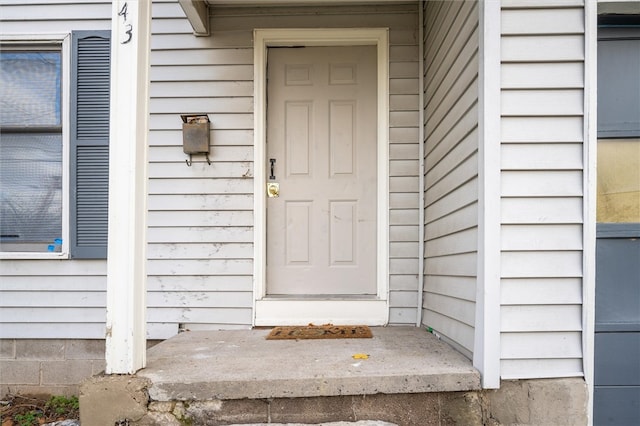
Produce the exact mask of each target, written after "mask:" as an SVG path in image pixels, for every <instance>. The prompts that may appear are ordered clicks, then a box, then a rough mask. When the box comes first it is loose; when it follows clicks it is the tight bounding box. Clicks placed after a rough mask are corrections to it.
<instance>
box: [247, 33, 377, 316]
mask: <svg viewBox="0 0 640 426" xmlns="http://www.w3.org/2000/svg"><path fill="white" fill-rule="evenodd" d="M388 40H389V39H388V29H386V28H366V29H365V28H363V29H360V28H343V29H335V28H331V29H324V28H323V29H317V28H316V29H311V28H309V29H260V30H255V32H254V43H255V46H254V71H255V74H254V82H255V88H256V90H255V120H256V121H255V145H254V155H255V157H254V158H255V165H254V168H255V179H254V189H255V194H254V197H255V199H254V202H255V204H254V206H255V209H254V215H255V216H254V225H255V226H254V234H255V241H254V244H255V247H254V253H255V258H254V291H255V305H254V308H255V309H254V324H255V325H258V326H273V325H286V324H307V323H310V322H313V323H316V324H323V323H333V324H368V325H385V324H386V323H387V321H388V317H389V305H388V303H389V301H388V286H389V274H388V272H389V258H388V249H389V234H388V232H389V230H388V223H389V216H388V214H389V204H388V203H389V199H388V196H389V195H388V190H389V182H388V170H389V169H388V161H389V152H388V131H389V130H388V105H389V104H388V100H389V86H388V83H389V79H388V70H389V50H388V49H389V47H388V46H389V45H388ZM292 46H295V47H292ZM270 160H271V161H270ZM272 165H273V167H272ZM272 176H273V177H272ZM275 183H277V184H279V196H278V197H268V190H267V185H268V184H275Z"/></svg>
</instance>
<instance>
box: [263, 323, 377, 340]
mask: <svg viewBox="0 0 640 426" xmlns="http://www.w3.org/2000/svg"><path fill="white" fill-rule="evenodd" d="M371 337H373V334H371V329H370V328H369V327H367V326H366V325H332V324H327V325H313V324H309V325H303V326H289V327H275V328H274V329H273V330H271V333H269V335H268V336H267V339H268V340H285V339H368V338H371Z"/></svg>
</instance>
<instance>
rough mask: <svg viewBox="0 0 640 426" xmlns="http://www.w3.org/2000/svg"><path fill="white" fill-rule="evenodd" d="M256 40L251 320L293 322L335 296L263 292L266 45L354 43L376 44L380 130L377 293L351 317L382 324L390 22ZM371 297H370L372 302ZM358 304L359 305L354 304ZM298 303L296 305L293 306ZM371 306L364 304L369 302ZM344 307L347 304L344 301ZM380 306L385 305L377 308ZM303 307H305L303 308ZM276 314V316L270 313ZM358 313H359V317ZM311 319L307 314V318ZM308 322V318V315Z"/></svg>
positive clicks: (272, 32) (260, 35) (265, 34)
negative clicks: (271, 295)
mask: <svg viewBox="0 0 640 426" xmlns="http://www.w3.org/2000/svg"><path fill="white" fill-rule="evenodd" d="M253 36H254V37H253V40H254V45H253V47H254V55H253V59H254V74H253V75H254V145H253V154H254V157H253V158H254V163H253V165H254V174H253V182H254V194H253V195H254V203H253V207H254V211H253V216H254V219H253V225H254V228H253V229H254V238H253V240H254V263H253V294H254V297H253V299H254V305H253V325H254V326H260V325H277V324H275V322H278V323H281V324H292V323H295V322H298V321H305V319H304V318H296V317H295V315H297V313H299V312H313V311H316V312H322V309H323V306H324V307H326V308H327V309H330V306H331V304H333V303H335V301H331V300H329V301H321V300H320V301H309V300H300V301H295V300H288V301H286V306H288V308H286V309H283V301H282V300H270V299H267V298H266V297H265V296H266V258H267V256H266V253H267V235H266V229H267V215H266V189H265V183H266V165H265V161H266V157H265V156H266V137H267V133H266V125H267V99H266V98H267V96H266V90H267V82H266V69H267V48H268V47H270V46H355V45H374V46H376V47H377V79H378V85H377V90H378V100H377V102H378V108H377V120H378V126H377V127H378V132H377V139H378V140H377V173H378V177H377V180H378V182H377V184H378V188H377V189H378V195H377V219H378V224H377V226H378V231H377V238H376V242H377V261H376V277H377V294H376V297H377V298H376V300H375V301H371V300H365V301H350V306H349V308H348V309H353V312H354V314H355V313H356V312H361V314H357V315H355V316H351V321H350V322H361V323H370V324H372V325H385V324H387V323H388V321H389V143H388V141H389V29H388V28H302V29H300V28H285V29H255V30H254V32H253ZM372 302H374V303H372ZM351 304H353V305H351ZM358 304H362V308H363V309H358V308H357V306H356V305H358ZM297 305H299V306H297ZM374 305H375V309H367V306H370V307H373V306H374ZM344 308H346V306H345V307H344ZM381 308H383V309H381ZM305 309H307V311H305ZM274 315H275V317H274ZM360 316H362V318H360ZM307 319H309V318H307ZM308 322H312V321H308Z"/></svg>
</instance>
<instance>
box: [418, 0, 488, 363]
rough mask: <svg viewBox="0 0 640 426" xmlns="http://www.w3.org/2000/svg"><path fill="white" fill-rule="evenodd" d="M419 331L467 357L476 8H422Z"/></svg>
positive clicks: (474, 239)
mask: <svg viewBox="0 0 640 426" xmlns="http://www.w3.org/2000/svg"><path fill="white" fill-rule="evenodd" d="M424 19H425V40H424V54H425V57H424V73H425V75H424V88H423V90H424V94H425V105H424V133H425V142H424V143H425V149H424V152H425V176H424V180H425V206H424V207H425V250H424V251H425V267H424V273H425V281H424V295H423V297H424V310H423V319H422V321H423V324H424V325H426V326H428V327H431V328H433V329H434V330H435V331H436V332H437V333H438V334H440V335H442V336H444V338H445V339H446V340H447V341H448V342H450V343H452V344H453V345H454V346H455V347H456V348H458V349H459V350H460V351H461V352H462V353H464V354H465V355H467V356H468V357H470V358H471V357H472V351H473V343H474V342H473V338H474V337H473V336H474V321H475V318H474V317H475V294H476V281H477V247H478V69H479V68H478V47H479V44H478V4H477V2H473V1H467V2H448V1H444V2H427V3H426V5H425V13H424Z"/></svg>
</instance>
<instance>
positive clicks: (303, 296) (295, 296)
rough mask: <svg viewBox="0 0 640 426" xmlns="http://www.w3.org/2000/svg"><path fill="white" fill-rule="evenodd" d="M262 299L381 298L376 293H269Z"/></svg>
mask: <svg viewBox="0 0 640 426" xmlns="http://www.w3.org/2000/svg"><path fill="white" fill-rule="evenodd" d="M262 300H289V301H293V300H299V301H307V300H310V301H323V300H332V301H333V300H350V301H354V300H380V299H379V298H378V296H377V295H376V294H269V295H267V296H265V297H264V298H263V299H262Z"/></svg>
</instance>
